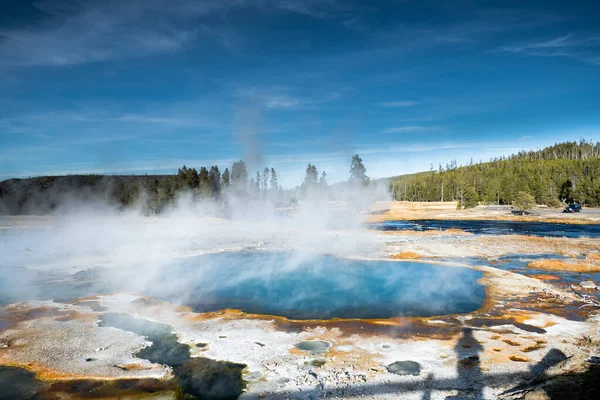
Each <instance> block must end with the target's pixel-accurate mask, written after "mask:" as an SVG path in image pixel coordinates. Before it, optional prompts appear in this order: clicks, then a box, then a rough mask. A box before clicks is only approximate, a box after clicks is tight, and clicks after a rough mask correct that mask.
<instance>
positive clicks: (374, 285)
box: [0, 251, 485, 320]
mask: <svg viewBox="0 0 600 400" xmlns="http://www.w3.org/2000/svg"><path fill="white" fill-rule="evenodd" d="M136 270H137V271H138V272H140V271H143V268H141V269H139V268H136ZM149 274H151V277H152V278H151V283H150V284H149V282H148V279H144V280H143V281H142V280H139V281H138V280H136V279H135V278H134V279H123V280H120V281H121V282H120V285H117V287H115V282H114V281H115V279H114V275H113V273H109V272H107V271H103V269H102V268H94V269H93V270H89V271H83V272H79V273H77V274H75V275H73V276H71V277H69V279H57V277H56V276H52V279H47V278H46V279H45V278H43V277H39V279H38V280H37V282H35V283H34V284H32V283H31V282H28V284H27V287H21V288H19V282H10V276H12V275H11V274H3V279H4V282H3V283H2V282H0V286H3V287H4V288H3V289H8V288H10V289H11V290H10V293H9V292H8V291H6V290H5V294H7V295H8V296H7V298H5V299H3V302H5V303H6V302H14V301H23V300H26V299H24V298H23V297H25V296H26V294H27V293H29V294H30V297H31V296H33V297H35V298H36V299H59V300H60V301H63V300H62V299H70V298H72V299H75V298H78V297H86V296H92V295H96V294H105V293H110V292H114V291H135V292H141V293H143V294H145V295H148V296H151V297H153V298H158V299H163V300H167V301H171V302H174V303H178V304H184V305H188V306H190V307H192V309H193V310H194V311H196V312H207V311H217V310H223V309H238V310H241V311H244V312H246V313H253V314H267V315H277V316H282V317H286V318H289V319H293V320H303V319H332V318H361V319H369V318H391V317H398V316H423V317H425V316H432V315H443V314H451V313H468V312H471V311H474V310H476V309H478V308H479V307H481V305H482V303H483V300H484V298H485V291H484V287H483V286H482V285H480V284H479V283H478V282H477V281H478V279H479V278H481V277H482V273H481V272H479V271H475V270H472V269H469V268H461V267H449V266H443V265H440V264H434V263H424V262H406V261H365V260H351V259H344V258H337V257H332V256H323V255H312V256H306V254H301V253H294V252H289V253H270V252H262V251H244V252H225V253H217V254H207V255H202V256H196V257H189V258H184V259H176V260H173V263H172V265H169V266H168V267H163V268H160V269H159V270H158V271H154V272H152V273H150V272H149ZM146 278H147V277H146Z"/></svg>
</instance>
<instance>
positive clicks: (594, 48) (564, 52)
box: [500, 34, 600, 65]
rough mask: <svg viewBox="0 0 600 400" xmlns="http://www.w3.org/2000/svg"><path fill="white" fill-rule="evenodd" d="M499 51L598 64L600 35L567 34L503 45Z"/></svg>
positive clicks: (599, 63) (599, 62)
mask: <svg viewBox="0 0 600 400" xmlns="http://www.w3.org/2000/svg"><path fill="white" fill-rule="evenodd" d="M500 51H504V52H508V53H515V54H521V55H524V56H531V57H568V58H573V59H577V60H581V61H585V62H589V63H592V64H598V65H600V58H599V56H598V54H599V53H600V36H588V37H581V36H576V35H573V34H567V35H564V36H559V37H556V38H553V39H549V40H542V41H534V42H527V43H520V44H514V45H510V46H504V47H502V48H501V49H500Z"/></svg>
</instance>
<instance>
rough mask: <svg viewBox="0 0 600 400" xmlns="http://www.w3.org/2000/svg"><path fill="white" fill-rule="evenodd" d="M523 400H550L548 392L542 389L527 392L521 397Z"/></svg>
mask: <svg viewBox="0 0 600 400" xmlns="http://www.w3.org/2000/svg"><path fill="white" fill-rule="evenodd" d="M523 399H524V400H550V397H548V394H547V393H546V392H545V391H544V389H537V390H535V391H533V392H529V393H527V394H526V395H525V397H523Z"/></svg>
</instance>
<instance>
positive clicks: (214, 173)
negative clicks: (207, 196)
mask: <svg viewBox="0 0 600 400" xmlns="http://www.w3.org/2000/svg"><path fill="white" fill-rule="evenodd" d="M209 179H210V186H211V188H212V192H213V194H214V195H215V196H219V195H220V194H221V172H219V167H218V166H216V165H214V166H212V167H210V173H209Z"/></svg>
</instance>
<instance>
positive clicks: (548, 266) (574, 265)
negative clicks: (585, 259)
mask: <svg viewBox="0 0 600 400" xmlns="http://www.w3.org/2000/svg"><path fill="white" fill-rule="evenodd" d="M527 266H528V267H529V268H534V269H544V270H550V271H570V272H600V265H598V264H595V263H594V264H592V263H581V262H567V261H563V260H555V259H551V260H534V261H531V262H530V263H529V264H528V265H527Z"/></svg>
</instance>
